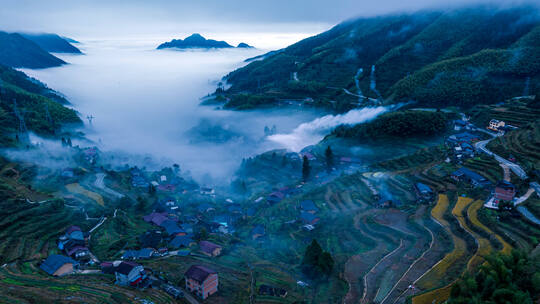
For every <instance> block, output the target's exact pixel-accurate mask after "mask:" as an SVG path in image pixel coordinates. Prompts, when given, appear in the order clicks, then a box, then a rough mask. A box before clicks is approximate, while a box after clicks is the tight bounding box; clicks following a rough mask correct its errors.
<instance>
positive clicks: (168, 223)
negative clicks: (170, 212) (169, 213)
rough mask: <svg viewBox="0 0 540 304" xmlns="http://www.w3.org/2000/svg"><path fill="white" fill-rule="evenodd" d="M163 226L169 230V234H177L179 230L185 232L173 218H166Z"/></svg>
mask: <svg viewBox="0 0 540 304" xmlns="http://www.w3.org/2000/svg"><path fill="white" fill-rule="evenodd" d="M161 227H163V228H164V229H165V231H167V233H168V234H175V233H179V232H184V230H182V228H180V227H178V224H177V223H176V222H175V221H173V220H165V221H163V223H161Z"/></svg>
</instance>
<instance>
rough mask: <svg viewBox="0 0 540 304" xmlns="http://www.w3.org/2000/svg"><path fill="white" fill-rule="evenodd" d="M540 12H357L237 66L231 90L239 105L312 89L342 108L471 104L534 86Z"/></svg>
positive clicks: (539, 82)
mask: <svg viewBox="0 0 540 304" xmlns="http://www.w3.org/2000/svg"><path fill="white" fill-rule="evenodd" d="M538 16H540V15H539V14H538V9H537V8H535V7H519V8H512V9H499V8H495V7H486V6H482V7H470V8H462V9H456V10H452V11H444V12H443V11H421V12H417V13H413V14H404V15H387V16H381V17H372V18H359V19H356V20H350V21H347V22H344V23H342V24H339V25H337V26H335V27H334V28H332V29H330V30H329V31H327V32H324V33H322V34H320V35H317V36H314V37H311V38H308V39H305V40H302V41H300V42H298V43H296V44H293V45H291V46H289V47H287V48H285V49H283V50H281V51H280V52H276V53H273V54H271V55H269V56H266V57H264V59H262V60H258V61H253V62H251V63H250V64H248V65H247V66H245V67H243V68H240V69H238V70H236V71H233V72H231V73H230V74H229V75H227V76H226V77H225V79H226V80H227V81H228V82H229V83H230V84H231V87H230V88H229V89H228V90H226V92H225V93H226V94H227V95H228V97H229V99H228V100H229V103H231V104H230V105H231V106H234V107H238V106H241V107H244V108H245V107H246V105H245V103H249V102H250V100H256V101H258V102H260V101H261V100H263V101H265V103H273V102H275V101H276V100H277V99H290V98H295V99H306V98H307V97H309V98H311V99H313V101H314V103H315V104H318V105H326V106H330V105H334V106H335V107H336V108H337V109H338V110H346V109H349V108H351V107H354V106H356V105H357V103H358V102H359V101H360V102H362V101H363V100H365V99H362V98H359V96H364V97H370V98H377V99H379V100H383V99H384V100H385V102H386V103H392V102H398V101H408V100H416V101H418V102H419V103H422V104H426V105H430V106H431V105H432V106H446V105H462V106H470V105H472V104H477V103H491V102H493V101H496V100H501V99H502V98H505V97H510V96H518V95H523V94H534V93H538V92H540V55H539V54H540V42H539V41H540V18H539V17H538ZM240 93H242V95H240ZM245 94H249V95H253V96H258V97H265V98H259V99H253V98H246V97H245ZM355 95H356V96H355ZM238 96H241V97H242V99H243V100H242V101H239V100H237V99H238ZM311 99H306V100H310V101H311ZM494 99H495V100H494ZM258 105H259V104H253V106H258ZM248 107H249V105H248Z"/></svg>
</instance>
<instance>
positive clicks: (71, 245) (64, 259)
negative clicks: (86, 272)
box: [39, 226, 94, 276]
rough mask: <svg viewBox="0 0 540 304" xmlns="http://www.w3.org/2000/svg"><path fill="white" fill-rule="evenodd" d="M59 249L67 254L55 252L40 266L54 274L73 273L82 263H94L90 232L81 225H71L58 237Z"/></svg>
mask: <svg viewBox="0 0 540 304" xmlns="http://www.w3.org/2000/svg"><path fill="white" fill-rule="evenodd" d="M58 249H60V251H62V252H63V253H64V254H65V255H60V254H53V255H50V256H48V257H47V259H45V260H44V261H43V262H41V264H40V266H39V267H40V268H41V269H42V270H43V271H45V272H46V273H48V274H49V275H52V276H63V275H67V274H71V273H73V272H74V271H75V270H76V269H77V268H78V267H79V266H80V265H84V264H92V263H94V260H93V259H92V254H91V252H90V250H89V249H88V233H86V232H83V231H82V230H81V228H80V227H79V226H70V227H68V228H67V229H66V231H65V232H64V234H63V235H61V236H60V237H59V238H58Z"/></svg>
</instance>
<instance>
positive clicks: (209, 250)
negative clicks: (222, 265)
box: [199, 241, 223, 257]
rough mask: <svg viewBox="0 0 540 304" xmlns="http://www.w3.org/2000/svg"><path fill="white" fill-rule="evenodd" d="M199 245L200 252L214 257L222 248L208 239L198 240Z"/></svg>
mask: <svg viewBox="0 0 540 304" xmlns="http://www.w3.org/2000/svg"><path fill="white" fill-rule="evenodd" d="M199 247H200V248H201V251H202V253H204V254H206V255H207V256H210V257H216V256H218V255H220V254H221V249H223V248H222V247H221V246H219V245H217V244H214V243H212V242H209V241H201V242H199Z"/></svg>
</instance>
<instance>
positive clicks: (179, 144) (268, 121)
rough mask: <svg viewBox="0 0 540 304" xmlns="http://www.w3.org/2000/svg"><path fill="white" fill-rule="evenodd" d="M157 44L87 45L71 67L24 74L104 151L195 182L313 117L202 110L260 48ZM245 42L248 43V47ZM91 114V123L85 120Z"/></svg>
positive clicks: (222, 175)
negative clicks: (182, 173) (174, 169)
mask: <svg viewBox="0 0 540 304" xmlns="http://www.w3.org/2000/svg"><path fill="white" fill-rule="evenodd" d="M159 42H161V41H136V40H129V41H118V40H107V41H88V42H84V43H83V44H81V45H78V46H79V47H80V48H81V49H82V50H83V51H84V53H85V55H82V56H81V55H78V56H76V55H60V54H57V55H58V56H60V57H62V59H64V60H65V61H67V62H70V63H71V64H69V65H65V66H62V67H58V68H50V69H44V70H24V72H26V73H27V74H29V75H30V76H32V77H35V78H37V79H39V80H41V81H43V82H45V83H46V84H47V85H48V86H49V87H51V88H53V89H55V90H57V91H59V92H61V93H63V94H65V95H66V97H67V98H68V99H69V100H70V102H71V103H72V104H73V107H74V108H75V109H76V110H77V111H79V112H80V115H81V117H82V118H83V119H84V120H85V124H86V128H85V130H83V131H84V132H85V133H86V134H87V137H88V138H89V139H91V140H93V141H95V142H96V143H97V145H98V146H99V147H100V148H101V149H103V150H109V151H115V150H119V151H125V152H129V153H134V154H150V155H152V156H153V157H154V158H156V159H164V160H165V161H164V164H172V163H173V162H176V163H178V164H180V166H181V168H182V169H183V170H190V171H191V172H192V174H193V176H194V177H195V178H200V177H201V176H203V175H206V174H207V173H208V174H209V175H210V176H212V177H214V178H218V179H226V180H228V179H229V177H230V176H231V175H232V173H233V172H234V170H235V169H236V167H237V166H238V164H239V163H240V161H241V159H242V158H243V157H246V156H251V155H253V154H256V153H259V152H263V151H266V150H268V149H272V148H277V147H279V144H276V143H275V142H272V141H268V140H266V139H265V138H264V137H265V132H264V129H265V126H268V128H270V129H271V128H272V127H273V126H274V125H275V126H276V131H277V132H289V131H291V130H293V129H294V128H296V127H297V126H298V125H299V124H301V123H303V122H307V121H310V120H313V119H314V118H316V117H317V113H315V112H313V111H310V110H305V109H302V110H301V111H300V110H290V109H288V110H286V111H284V110H272V111H269V110H265V111H249V112H236V111H225V110H216V109H215V107H214V106H201V105H200V98H201V97H203V96H205V95H207V94H208V93H210V92H212V91H213V90H215V88H216V83H217V81H219V79H220V78H221V77H222V76H223V75H225V74H227V73H228V72H229V71H232V70H234V69H235V68H237V67H239V66H241V65H243V64H244V63H243V60H244V59H246V58H248V57H252V56H255V55H258V54H260V53H262V52H263V51H261V50H256V49H251V50H241V49H229V50H219V51H217V50H210V51H200V50H199V51H177V50H159V51H158V50H155V47H156V46H157V45H158V44H159ZM248 42H249V41H248ZM88 115H92V116H94V117H95V118H94V120H93V123H92V125H89V123H88V121H87V120H86V117H87V116H88Z"/></svg>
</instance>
